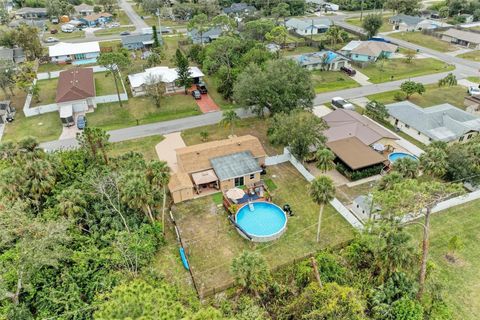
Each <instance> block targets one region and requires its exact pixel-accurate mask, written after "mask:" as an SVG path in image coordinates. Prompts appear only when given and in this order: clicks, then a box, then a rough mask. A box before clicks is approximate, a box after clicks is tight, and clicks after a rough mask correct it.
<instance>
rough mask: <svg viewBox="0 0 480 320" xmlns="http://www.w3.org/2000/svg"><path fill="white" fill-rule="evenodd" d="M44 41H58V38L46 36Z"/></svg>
mask: <svg viewBox="0 0 480 320" xmlns="http://www.w3.org/2000/svg"><path fill="white" fill-rule="evenodd" d="M45 42H46V43H53V42H58V39H57V38H54V37H48V38H47V39H45Z"/></svg>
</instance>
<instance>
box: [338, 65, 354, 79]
mask: <svg viewBox="0 0 480 320" xmlns="http://www.w3.org/2000/svg"><path fill="white" fill-rule="evenodd" d="M340 70H342V71H343V72H345V73H346V74H348V75H349V76H350V77H353V76H354V75H356V74H357V71H355V69H352V68H349V67H341V68H340Z"/></svg>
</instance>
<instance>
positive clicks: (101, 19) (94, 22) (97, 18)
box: [78, 12, 113, 27]
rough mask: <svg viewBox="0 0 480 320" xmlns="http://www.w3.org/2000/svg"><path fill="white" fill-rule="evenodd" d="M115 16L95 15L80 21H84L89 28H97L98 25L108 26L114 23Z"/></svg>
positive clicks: (81, 18) (103, 13)
mask: <svg viewBox="0 0 480 320" xmlns="http://www.w3.org/2000/svg"><path fill="white" fill-rule="evenodd" d="M112 19H113V16H112V15H111V14H110V13H108V12H101V13H94V14H91V15H88V16H85V17H79V18H78V20H80V21H82V22H83V23H84V24H85V25H86V26H88V27H95V26H98V25H102V24H106V23H108V22H110V21H112Z"/></svg>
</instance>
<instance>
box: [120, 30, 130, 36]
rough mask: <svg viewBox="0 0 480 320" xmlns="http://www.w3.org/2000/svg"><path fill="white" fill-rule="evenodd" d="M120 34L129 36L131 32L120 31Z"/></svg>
mask: <svg viewBox="0 0 480 320" xmlns="http://www.w3.org/2000/svg"><path fill="white" fill-rule="evenodd" d="M120 35H121V36H128V35H130V32H128V31H123V32H120Z"/></svg>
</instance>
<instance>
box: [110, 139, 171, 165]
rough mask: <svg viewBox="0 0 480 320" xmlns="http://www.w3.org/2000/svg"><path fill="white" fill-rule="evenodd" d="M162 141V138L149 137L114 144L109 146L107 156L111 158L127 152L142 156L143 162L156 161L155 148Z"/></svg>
mask: <svg viewBox="0 0 480 320" xmlns="http://www.w3.org/2000/svg"><path fill="white" fill-rule="evenodd" d="M162 140H163V136H151V137H145V138H138V139H133V140H126V141H122V142H115V143H112V144H111V149H110V151H109V154H110V155H111V156H113V157H115V156H121V155H123V154H125V153H127V152H130V151H133V152H138V153H141V154H143V158H144V159H145V160H158V155H157V152H156V151H155V146H156V145H157V144H158V143H159V142H160V141H162Z"/></svg>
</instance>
